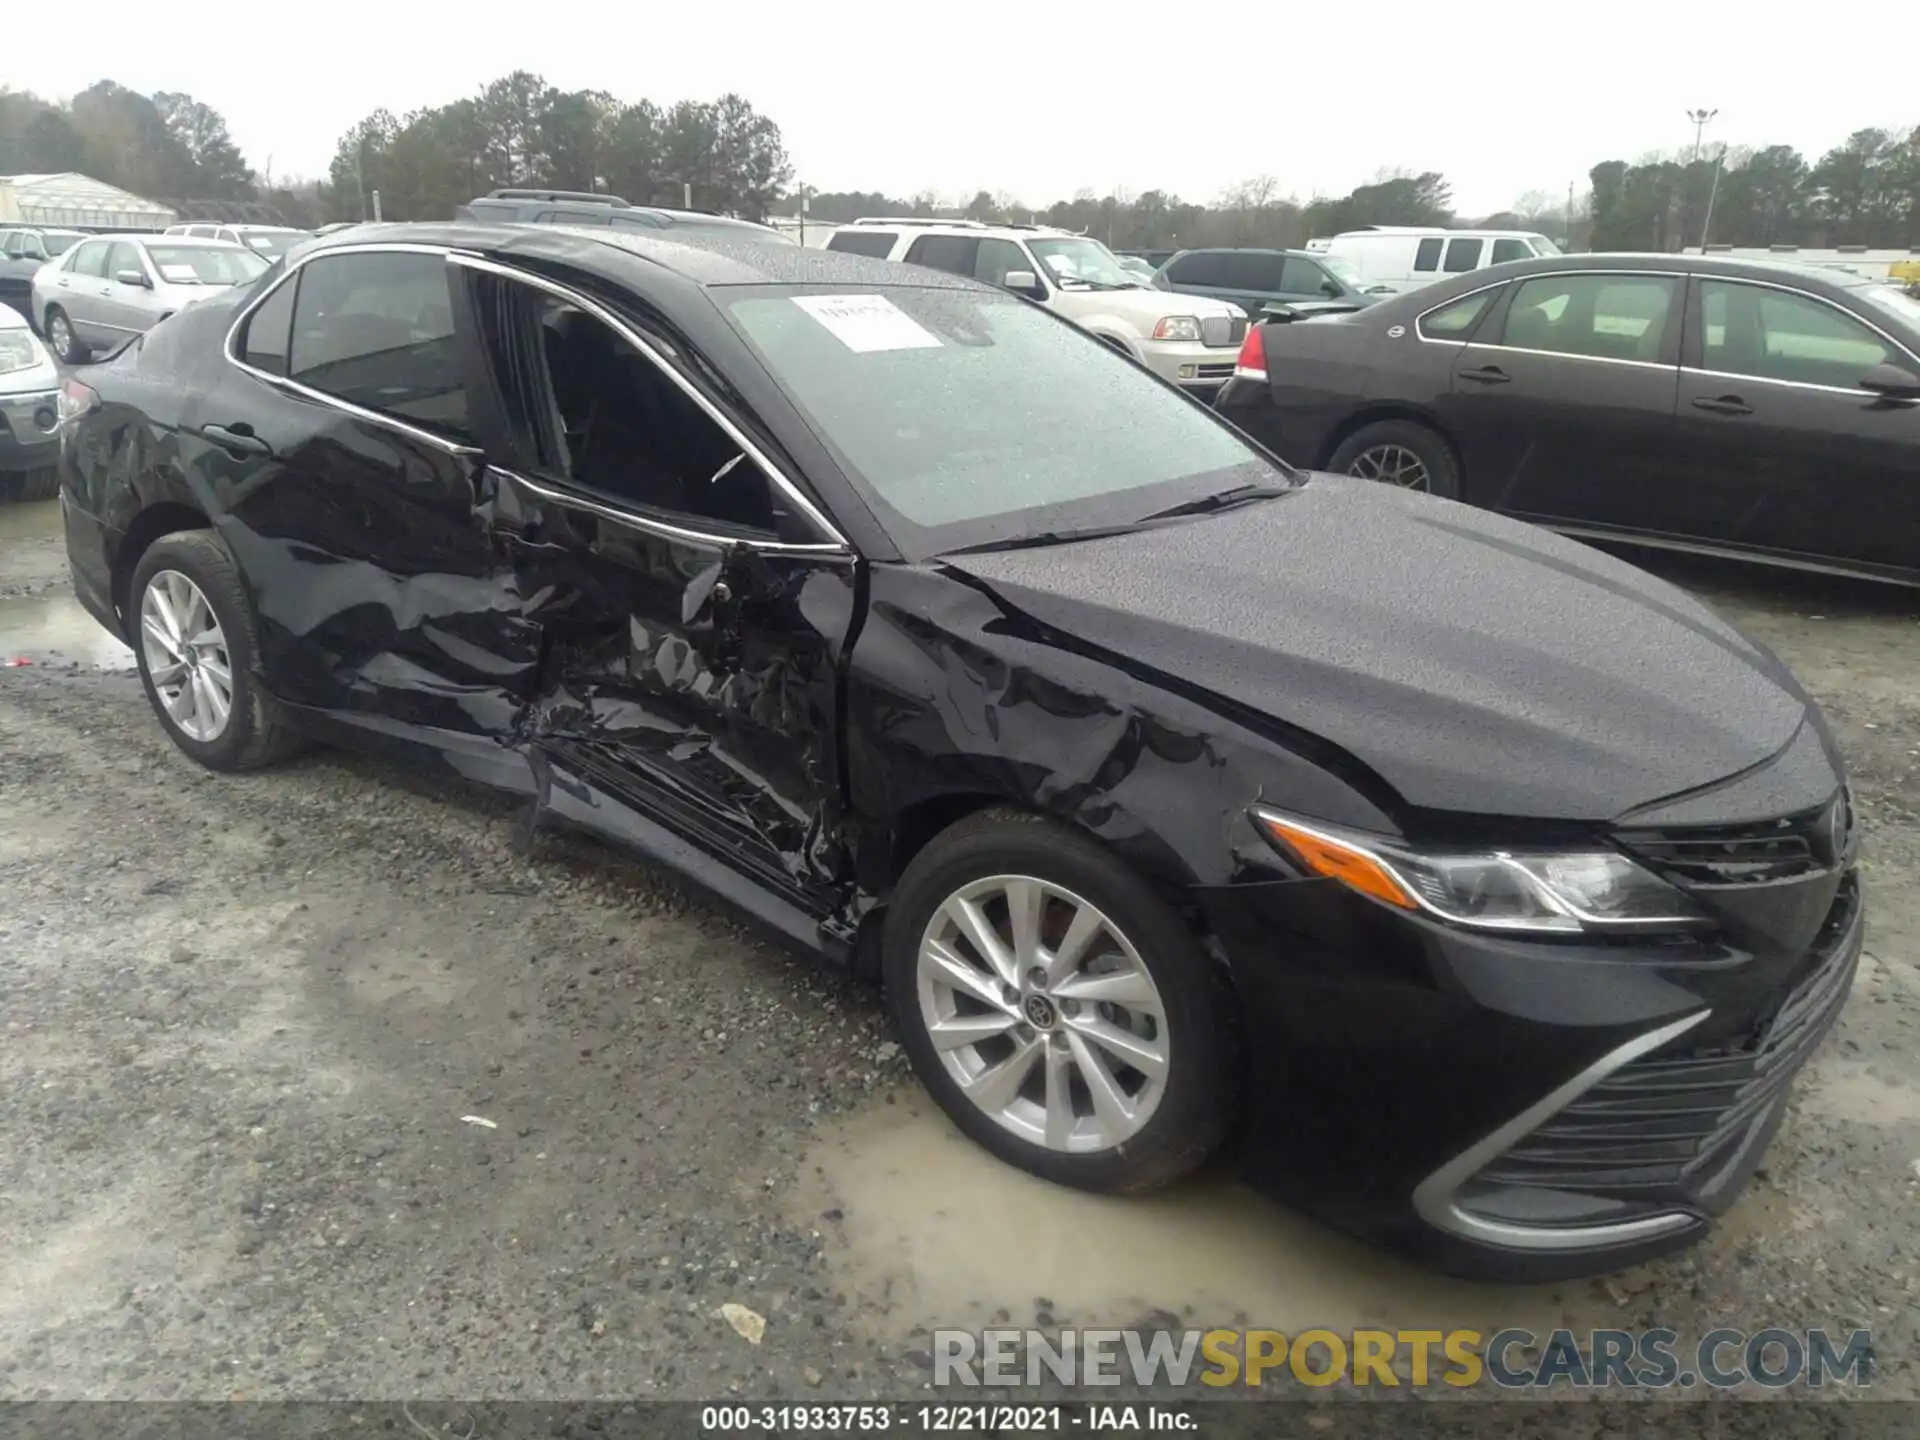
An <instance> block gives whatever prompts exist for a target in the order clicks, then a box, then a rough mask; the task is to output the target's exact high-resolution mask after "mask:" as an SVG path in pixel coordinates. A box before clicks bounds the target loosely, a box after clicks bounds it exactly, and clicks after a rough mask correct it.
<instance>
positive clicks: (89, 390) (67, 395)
mask: <svg viewBox="0 0 1920 1440" xmlns="http://www.w3.org/2000/svg"><path fill="white" fill-rule="evenodd" d="M99 408H100V392H99V391H97V390H95V389H94V388H93V387H92V386H91V385H85V384H82V383H81V382H80V381H78V380H75V379H72V378H71V377H69V378H68V379H66V380H63V381H61V382H60V423H61V424H62V425H64V424H66V423H67V422H68V421H69V420H78V419H79V418H80V417H81V416H83V415H91V414H92V413H93V412H94V411H95V410H97V409H99Z"/></svg>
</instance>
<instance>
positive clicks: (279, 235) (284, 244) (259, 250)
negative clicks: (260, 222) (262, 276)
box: [240, 230, 308, 260]
mask: <svg viewBox="0 0 1920 1440" xmlns="http://www.w3.org/2000/svg"><path fill="white" fill-rule="evenodd" d="M240 238H241V239H242V240H244V241H246V242H247V248H248V249H249V250H251V251H253V253H254V254H256V255H258V256H260V257H262V258H263V259H266V260H278V259H279V258H280V257H281V256H282V255H284V254H286V253H287V250H288V248H289V247H291V246H294V245H297V244H299V243H300V242H301V241H302V240H305V239H307V238H308V233H307V232H306V231H305V230H243V231H241V232H240Z"/></svg>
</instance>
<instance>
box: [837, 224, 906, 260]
mask: <svg viewBox="0 0 1920 1440" xmlns="http://www.w3.org/2000/svg"><path fill="white" fill-rule="evenodd" d="M899 238H900V237H899V236H898V235H896V234H895V233H894V232H893V231H891V230H836V231H834V232H833V234H832V236H830V237H829V238H828V240H827V249H829V250H838V251H840V252H841V253H843V254H846V255H871V256H873V257H874V258H875V259H876V260H884V259H886V258H887V256H889V255H891V254H892V253H893V242H894V241H895V240H897V239H899Z"/></svg>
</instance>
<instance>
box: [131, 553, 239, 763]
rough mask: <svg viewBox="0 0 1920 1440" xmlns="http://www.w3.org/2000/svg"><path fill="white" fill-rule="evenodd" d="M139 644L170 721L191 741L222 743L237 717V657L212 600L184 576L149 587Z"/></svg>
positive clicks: (162, 577) (171, 575)
mask: <svg viewBox="0 0 1920 1440" xmlns="http://www.w3.org/2000/svg"><path fill="white" fill-rule="evenodd" d="M140 644H141V648H142V649H143V650H144V651H145V659H146V662H147V675H148V676H149V678H150V679H151V680H152V681H153V688H154V692H155V693H156V695H157V696H158V697H159V700H160V703H161V705H162V706H163V707H164V708H165V710H166V714H167V718H168V719H169V720H171V721H172V722H173V723H174V724H175V725H176V726H178V727H179V729H180V732H181V733H182V734H183V735H185V736H186V737H187V738H188V739H190V740H198V741H200V742H201V743H202V744H207V743H210V742H212V741H214V740H218V739H219V738H220V736H221V735H222V734H223V733H224V732H225V730H226V728H227V722H228V721H229V720H231V719H232V718H233V657H232V655H231V654H230V653H229V652H228V650H227V637H226V632H225V631H223V630H222V629H221V628H220V622H219V621H218V620H217V619H215V618H214V614H213V607H212V606H211V605H209V604H208V603H207V597H206V596H205V595H203V594H202V593H201V592H200V587H199V586H198V585H195V584H194V583H193V581H191V580H189V579H188V578H187V577H186V576H185V575H182V574H181V573H180V572H179V571H177V570H162V571H160V572H158V573H157V574H155V575H154V576H153V578H152V579H151V580H149V581H148V582H147V588H146V591H145V592H144V593H143V594H142V595H141V597H140Z"/></svg>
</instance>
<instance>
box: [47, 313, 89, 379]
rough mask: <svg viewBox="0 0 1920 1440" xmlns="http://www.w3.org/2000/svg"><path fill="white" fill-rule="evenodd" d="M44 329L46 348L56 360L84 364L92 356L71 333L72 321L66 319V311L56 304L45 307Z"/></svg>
mask: <svg viewBox="0 0 1920 1440" xmlns="http://www.w3.org/2000/svg"><path fill="white" fill-rule="evenodd" d="M46 331H47V345H48V348H50V349H51V350H52V351H53V355H54V358H55V359H56V360H59V361H61V362H63V363H64V364H67V365H84V364H86V363H87V361H88V360H89V359H91V358H92V352H91V351H89V350H88V349H87V347H86V346H84V345H82V344H81V343H80V338H79V337H78V336H77V335H75V334H74V333H73V322H72V321H71V320H69V319H67V312H66V311H64V310H62V309H61V308H60V307H59V306H58V305H49V306H48V307H47V323H46Z"/></svg>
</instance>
